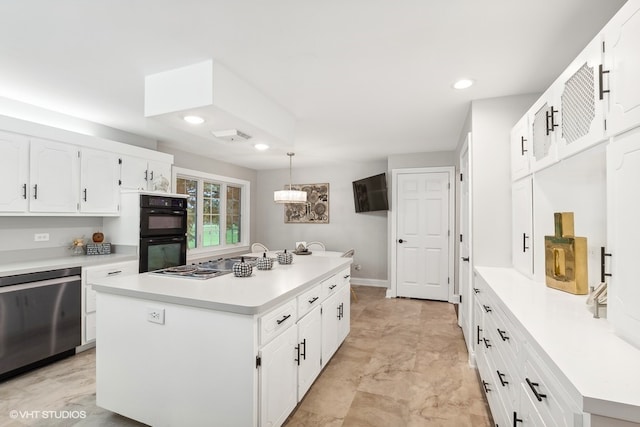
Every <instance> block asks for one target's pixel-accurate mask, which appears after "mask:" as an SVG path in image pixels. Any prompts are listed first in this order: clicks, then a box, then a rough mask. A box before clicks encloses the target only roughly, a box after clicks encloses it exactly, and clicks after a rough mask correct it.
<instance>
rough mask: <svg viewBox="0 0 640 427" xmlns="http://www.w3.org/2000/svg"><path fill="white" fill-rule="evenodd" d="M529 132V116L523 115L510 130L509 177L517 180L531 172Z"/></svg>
mask: <svg viewBox="0 0 640 427" xmlns="http://www.w3.org/2000/svg"><path fill="white" fill-rule="evenodd" d="M530 148H531V133H530V132H529V117H528V116H527V115H524V116H523V117H522V118H521V119H520V120H519V121H518V123H516V125H515V126H514V127H513V129H512V131H511V179H512V180H514V181H515V180H517V179H520V178H522V177H524V176H527V175H529V174H530V173H531V170H530V169H529V152H530V151H531V150H530Z"/></svg>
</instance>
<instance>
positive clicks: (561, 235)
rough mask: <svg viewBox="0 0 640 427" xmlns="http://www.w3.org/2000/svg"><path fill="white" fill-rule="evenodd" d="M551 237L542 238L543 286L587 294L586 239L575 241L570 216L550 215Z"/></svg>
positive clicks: (570, 213) (577, 238)
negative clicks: (552, 231) (552, 226)
mask: <svg viewBox="0 0 640 427" xmlns="http://www.w3.org/2000/svg"><path fill="white" fill-rule="evenodd" d="M553 216H554V223H555V234H554V235H553V236H544V257H545V276H546V280H545V282H546V284H547V286H548V287H550V288H554V289H559V290H561V291H565V292H569V293H572V294H576V295H586V294H587V292H588V287H589V283H588V273H587V238H586V237H575V235H574V231H573V212H556V213H554V214H553Z"/></svg>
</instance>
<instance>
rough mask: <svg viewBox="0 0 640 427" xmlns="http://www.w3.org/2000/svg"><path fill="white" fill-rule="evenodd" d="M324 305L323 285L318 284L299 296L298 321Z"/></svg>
mask: <svg viewBox="0 0 640 427" xmlns="http://www.w3.org/2000/svg"><path fill="white" fill-rule="evenodd" d="M321 303H322V285H320V284H318V285H317V286H314V287H313V288H311V289H309V290H308V291H306V292H305V293H303V294H302V295H299V296H298V319H300V318H301V317H302V316H304V315H305V314H307V313H308V312H310V311H311V310H312V309H313V308H314V307H317V306H319V305H320V304H321Z"/></svg>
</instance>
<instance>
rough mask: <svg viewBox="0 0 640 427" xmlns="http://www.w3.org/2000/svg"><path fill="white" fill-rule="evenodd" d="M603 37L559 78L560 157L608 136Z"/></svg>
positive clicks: (599, 37) (590, 45)
mask: <svg viewBox="0 0 640 427" xmlns="http://www.w3.org/2000/svg"><path fill="white" fill-rule="evenodd" d="M602 49H603V48H602V36H600V35H599V36H597V37H596V38H594V39H593V40H592V41H591V43H589V45H588V46H587V47H586V48H585V49H584V50H583V51H582V53H581V54H580V55H578V57H577V58H576V59H575V60H574V61H573V62H572V63H571V65H569V67H567V69H566V70H565V71H564V72H563V73H562V75H561V76H560V78H559V79H558V81H557V84H558V90H559V92H560V107H559V115H560V128H559V129H560V131H559V133H558V157H559V158H560V159H562V158H564V157H568V156H571V155H572V154H575V153H577V152H579V151H582V150H585V149H587V148H589V147H591V146H593V145H595V144H597V143H599V142H602V141H604V140H605V139H606V133H605V114H604V105H605V102H604V94H605V92H604V91H605V90H606V88H605V86H604V81H603V79H602V77H603V76H604V74H603V71H604V70H603V69H602V57H603V52H602Z"/></svg>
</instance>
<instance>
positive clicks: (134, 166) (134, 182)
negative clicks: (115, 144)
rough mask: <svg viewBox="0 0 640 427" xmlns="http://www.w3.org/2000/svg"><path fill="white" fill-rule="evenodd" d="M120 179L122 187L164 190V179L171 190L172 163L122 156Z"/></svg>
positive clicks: (168, 190) (169, 190)
mask: <svg viewBox="0 0 640 427" xmlns="http://www.w3.org/2000/svg"><path fill="white" fill-rule="evenodd" d="M121 159H122V164H121V166H120V167H121V169H120V181H121V188H122V189H129V190H147V191H162V182H163V180H164V179H166V180H167V182H168V183H169V184H168V185H169V187H168V189H167V190H166V191H167V192H171V163H164V162H158V161H147V160H146V159H142V158H139V157H133V156H121Z"/></svg>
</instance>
